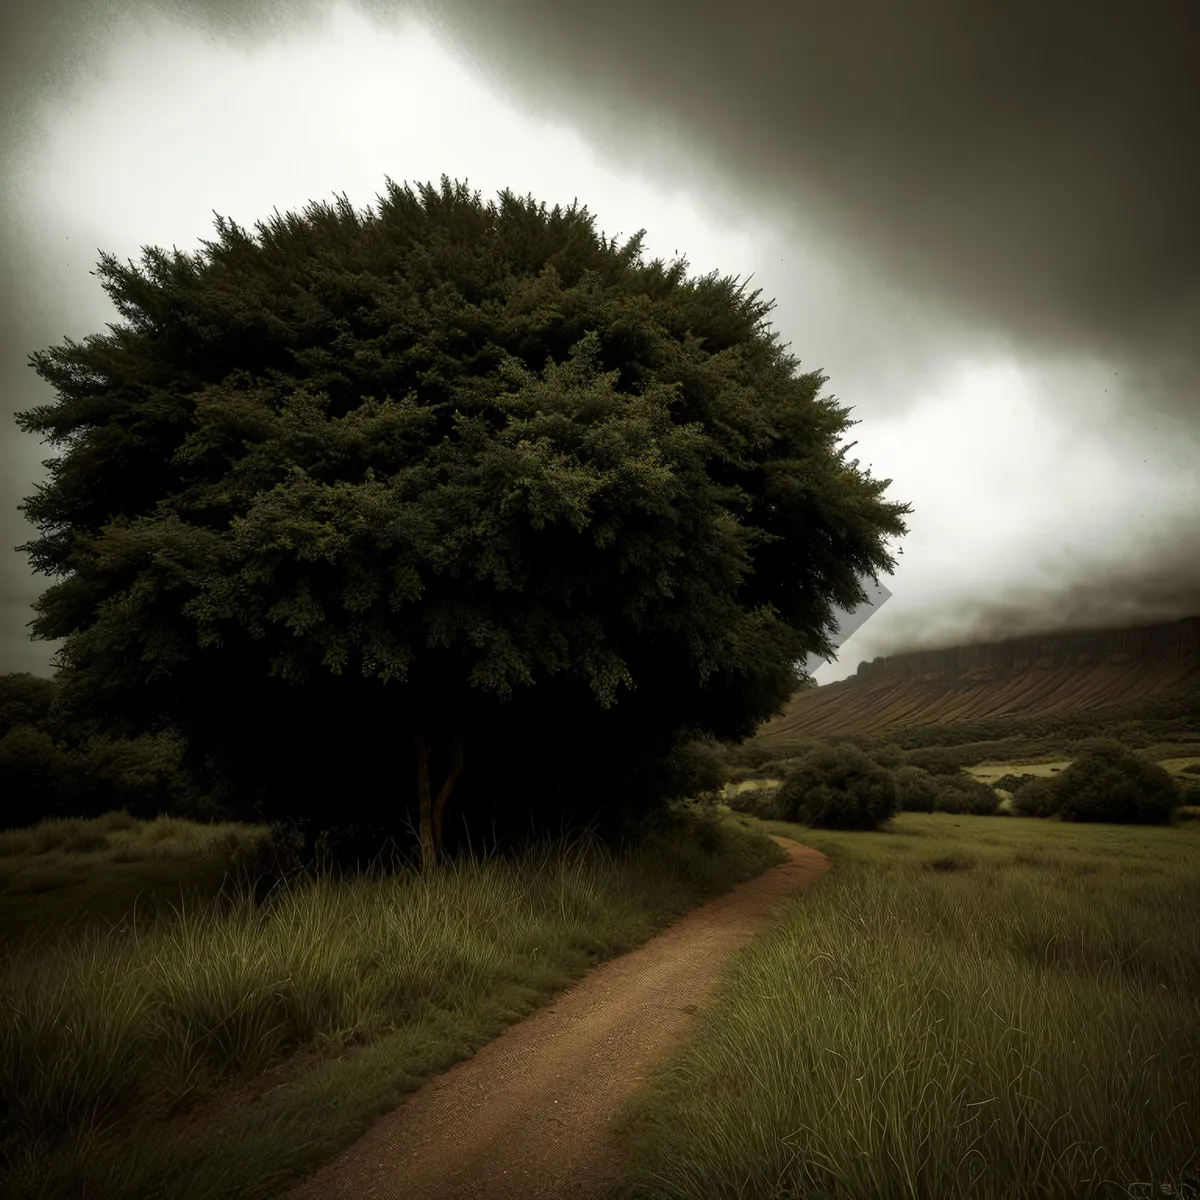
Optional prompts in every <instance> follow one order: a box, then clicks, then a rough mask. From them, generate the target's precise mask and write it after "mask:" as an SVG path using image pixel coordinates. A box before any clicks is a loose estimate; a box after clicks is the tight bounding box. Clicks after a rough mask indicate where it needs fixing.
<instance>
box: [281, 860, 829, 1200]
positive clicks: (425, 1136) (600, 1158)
mask: <svg viewBox="0 0 1200 1200" xmlns="http://www.w3.org/2000/svg"><path fill="white" fill-rule="evenodd" d="M775 841H776V842H777V843H778V844H779V845H780V846H781V847H782V848H783V849H784V850H786V851H787V853H788V861H786V862H784V863H781V864H780V865H778V866H775V867H772V868H770V869H769V870H768V871H766V872H765V873H764V874H762V875H759V876H758V877H757V878H754V879H751V880H749V881H748V882H746V883H743V884H740V885H739V886H737V887H736V888H735V889H734V890H733V891H731V892H728V893H726V894H725V895H723V896H720V897H718V898H717V899H715V900H712V901H710V902H708V903H707V904H704V905H703V906H701V907H700V908H697V909H694V910H693V911H692V912H690V913H688V914H687V915H686V916H684V917H683V918H681V919H680V920H679V921H677V922H676V923H675V924H674V925H672V926H671V927H670V928H668V929H667V930H666V931H665V932H663V933H661V934H659V935H658V936H657V937H655V938H653V939H652V940H651V941H649V942H647V943H646V944H645V945H643V946H641V947H640V948H639V949H637V950H634V951H632V952H631V953H628V954H625V955H622V956H621V957H619V958H615V959H612V960H610V961H608V962H606V963H603V964H601V965H600V966H598V967H596V968H594V969H593V970H591V971H590V972H588V974H587V975H586V976H585V977H584V978H583V979H581V980H580V981H579V982H577V983H576V984H574V985H573V986H572V987H570V988H569V989H567V990H566V991H565V992H563V993H562V994H560V995H559V996H558V997H556V998H555V1000H554V1001H553V1002H552V1003H550V1004H549V1005H547V1006H546V1007H545V1008H543V1009H540V1010H539V1011H537V1012H536V1013H534V1014H533V1015H532V1016H531V1017H529V1018H528V1019H527V1020H525V1021H522V1022H521V1023H519V1024H517V1025H514V1026H512V1027H510V1028H509V1029H508V1030H507V1031H506V1032H505V1033H504V1034H502V1035H501V1036H500V1037H498V1038H496V1039H495V1040H494V1041H492V1042H489V1043H488V1044H487V1045H486V1046H484V1047H483V1048H482V1049H481V1050H479V1051H478V1052H477V1053H476V1054H475V1055H474V1056H473V1057H472V1058H469V1059H467V1060H466V1061H464V1062H460V1063H458V1064H456V1065H455V1066H454V1067H452V1068H451V1069H450V1070H448V1071H446V1072H445V1073H444V1074H442V1075H440V1076H438V1077H437V1078H435V1079H433V1080H431V1081H430V1082H429V1083H427V1084H426V1085H425V1086H424V1087H423V1088H421V1089H420V1091H418V1092H416V1093H415V1094H413V1095H412V1096H411V1097H410V1098H409V1099H408V1100H407V1101H406V1102H405V1103H404V1104H402V1105H401V1106H400V1107H399V1108H398V1109H396V1110H395V1111H394V1112H392V1113H390V1114H389V1115H388V1116H386V1117H384V1118H382V1119H381V1120H380V1121H379V1122H377V1123H376V1124H375V1126H374V1127H373V1128H372V1129H371V1130H370V1132H369V1133H367V1135H366V1136H365V1137H363V1138H362V1139H361V1140H360V1141H359V1142H357V1143H356V1144H355V1145H354V1146H353V1147H352V1148H351V1149H350V1150H349V1151H348V1152H347V1153H346V1154H344V1155H343V1156H342V1157H341V1158H339V1159H337V1160H335V1161H334V1162H332V1163H330V1164H329V1165H328V1166H327V1167H325V1168H323V1169H322V1170H320V1171H318V1172H317V1174H316V1175H314V1176H313V1177H312V1178H311V1179H310V1180H308V1181H307V1182H306V1183H305V1184H303V1185H302V1186H301V1187H300V1188H298V1189H297V1190H295V1191H294V1192H292V1193H291V1198H292V1200H317V1198H318V1197H321V1198H324V1200H336V1198H338V1197H351V1196H354V1197H373V1198H379V1200H385V1198H389V1197H396V1198H397V1200H399V1198H400V1197H407V1196H421V1197H422V1198H423V1200H451V1198H453V1200H471V1198H474V1197H484V1196H486V1197H488V1200H560V1198H564V1197H577V1198H580V1200H582V1198H583V1197H588V1196H602V1195H604V1194H605V1191H606V1190H607V1189H610V1188H611V1187H612V1184H613V1182H614V1180H615V1179H616V1178H617V1176H618V1175H619V1173H620V1169H621V1165H622V1161H623V1152H622V1147H621V1143H620V1140H619V1138H618V1136H617V1135H616V1134H615V1133H614V1132H613V1130H612V1122H613V1120H614V1119H615V1117H616V1116H617V1114H618V1113H619V1112H620V1111H621V1109H622V1107H623V1106H624V1104H625V1103H626V1101H627V1100H628V1099H629V1098H630V1097H631V1096H632V1095H633V1094H634V1093H635V1092H636V1091H638V1090H639V1089H640V1088H641V1087H642V1086H643V1085H644V1084H645V1082H646V1081H647V1079H648V1078H649V1077H650V1075H651V1073H652V1072H653V1071H654V1070H655V1068H656V1067H658V1066H659V1065H660V1064H661V1063H662V1062H663V1061H664V1060H665V1059H666V1058H667V1057H668V1056H669V1055H670V1054H671V1053H672V1051H674V1050H676V1049H678V1047H679V1046H680V1045H681V1043H682V1042H683V1041H684V1040H685V1039H686V1038H687V1036H688V1035H689V1033H690V1032H691V1030H692V1028H693V1025H694V1023H695V1013H696V1011H697V1010H698V1009H699V1008H701V1007H702V1006H704V1005H705V1004H706V1003H707V1002H708V1001H710V1000H711V999H712V997H713V995H714V993H715V991H716V989H717V986H718V984H719V983H720V981H721V978H722V975H723V969H724V967H725V966H726V964H727V963H728V962H729V961H730V960H731V958H732V956H733V954H734V952H735V951H737V950H739V949H741V948H742V947H744V946H745V945H747V944H748V943H749V942H750V940H751V939H752V938H753V936H754V934H755V932H756V931H757V930H758V929H759V927H760V926H761V924H762V923H763V921H764V920H765V919H766V918H768V917H770V916H771V915H773V914H774V913H775V912H776V911H777V910H778V909H779V907H780V906H781V905H782V903H783V902H784V901H786V900H787V899H788V898H789V897H791V896H793V895H794V894H795V893H796V891H797V890H798V889H801V888H806V887H810V886H812V885H813V884H814V883H816V882H817V881H818V880H819V879H820V878H821V876H822V875H823V873H824V872H825V870H826V868H827V867H828V865H829V860H828V859H827V858H826V857H825V856H824V855H823V854H820V853H818V852H817V851H815V850H810V849H808V848H807V847H805V846H800V845H797V844H796V843H795V842H793V841H788V840H787V839H784V838H775Z"/></svg>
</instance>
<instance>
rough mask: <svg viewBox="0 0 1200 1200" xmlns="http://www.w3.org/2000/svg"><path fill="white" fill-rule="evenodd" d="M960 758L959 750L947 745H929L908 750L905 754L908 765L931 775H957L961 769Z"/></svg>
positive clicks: (961, 756) (961, 757)
mask: <svg viewBox="0 0 1200 1200" xmlns="http://www.w3.org/2000/svg"><path fill="white" fill-rule="evenodd" d="M962 759H963V755H962V752H961V751H959V750H955V749H951V748H950V747H948V746H929V747H926V748H924V749H920V750H910V751H909V752H908V753H907V754H906V755H905V762H906V763H907V764H908V766H910V767H920V768H921V769H922V770H923V771H928V772H929V773H930V774H931V775H957V774H958V772H959V771H960V770H962V766H963V762H962Z"/></svg>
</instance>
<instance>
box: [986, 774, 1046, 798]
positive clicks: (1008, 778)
mask: <svg viewBox="0 0 1200 1200" xmlns="http://www.w3.org/2000/svg"><path fill="white" fill-rule="evenodd" d="M1036 778H1037V776H1036V775H1021V774H1015V773H1013V772H1009V774H1007V775H1001V776H1000V778H999V779H997V780H996V782H995V783H994V784H992V786H993V787H997V788H999V789H1000V790H1001V791H1004V792H1008V793H1009V795H1012V794H1013V793H1014V792H1015V791H1016V790H1017V789H1018V788H1022V787H1024V786H1025V785H1026V784H1027V783H1028V782H1029V781H1030V780H1031V779H1036Z"/></svg>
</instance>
